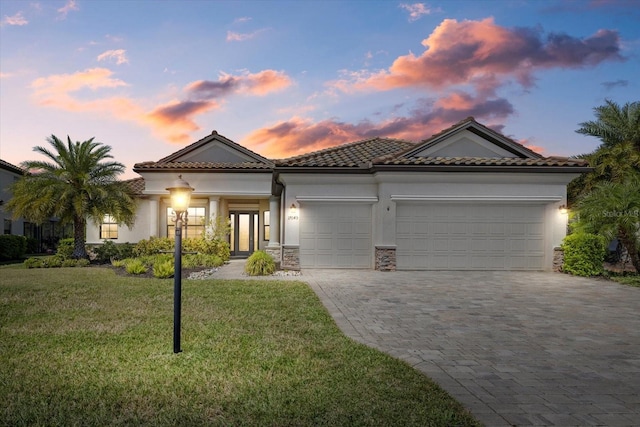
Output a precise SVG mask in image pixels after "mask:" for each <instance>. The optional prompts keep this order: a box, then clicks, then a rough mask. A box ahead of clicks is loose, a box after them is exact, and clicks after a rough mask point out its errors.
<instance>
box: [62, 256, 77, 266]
mask: <svg viewBox="0 0 640 427" xmlns="http://www.w3.org/2000/svg"><path fill="white" fill-rule="evenodd" d="M77 265H78V264H77V263H76V260H75V259H73V258H69V259H65V260H63V261H62V265H61V267H75V266H77Z"/></svg>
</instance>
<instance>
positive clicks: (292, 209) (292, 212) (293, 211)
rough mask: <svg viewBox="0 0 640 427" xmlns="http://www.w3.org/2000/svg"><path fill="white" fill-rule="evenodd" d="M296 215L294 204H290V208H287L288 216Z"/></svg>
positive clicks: (296, 209) (296, 210)
mask: <svg viewBox="0 0 640 427" xmlns="http://www.w3.org/2000/svg"><path fill="white" fill-rule="evenodd" d="M297 214H298V208H297V207H296V205H295V203H291V207H289V215H293V216H295V215H297Z"/></svg>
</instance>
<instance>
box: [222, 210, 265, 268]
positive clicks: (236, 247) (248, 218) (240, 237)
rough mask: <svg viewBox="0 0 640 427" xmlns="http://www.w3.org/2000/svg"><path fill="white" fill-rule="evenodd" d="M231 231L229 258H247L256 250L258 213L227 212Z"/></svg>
mask: <svg viewBox="0 0 640 427" xmlns="http://www.w3.org/2000/svg"><path fill="white" fill-rule="evenodd" d="M229 219H230V220H231V226H232V227H233V230H231V236H230V242H229V246H230V249H231V256H236V257H248V256H249V255H251V254H252V253H253V252H254V251H255V250H256V249H257V247H256V244H257V243H258V230H259V227H258V212H241V211H231V212H229Z"/></svg>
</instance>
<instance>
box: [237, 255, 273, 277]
mask: <svg viewBox="0 0 640 427" xmlns="http://www.w3.org/2000/svg"><path fill="white" fill-rule="evenodd" d="M244 271H245V272H246V273H247V274H248V275H249V276H266V275H269V274H273V272H274V271H276V262H275V261H274V260H273V258H272V257H271V255H269V254H268V253H266V252H265V251H255V252H254V253H252V254H251V256H250V257H249V258H247V263H246V264H245V266H244Z"/></svg>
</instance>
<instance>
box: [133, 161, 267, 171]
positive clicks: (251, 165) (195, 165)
mask: <svg viewBox="0 0 640 427" xmlns="http://www.w3.org/2000/svg"><path fill="white" fill-rule="evenodd" d="M271 168H272V165H269V164H266V163H259V162H242V163H222V162H144V163H136V164H135V165H134V166H133V169H134V170H135V171H145V170H146V171H149V170H156V171H157V170H171V171H184V170H197V171H220V170H226V171H232V170H243V171H247V170H259V171H262V170H271Z"/></svg>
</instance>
